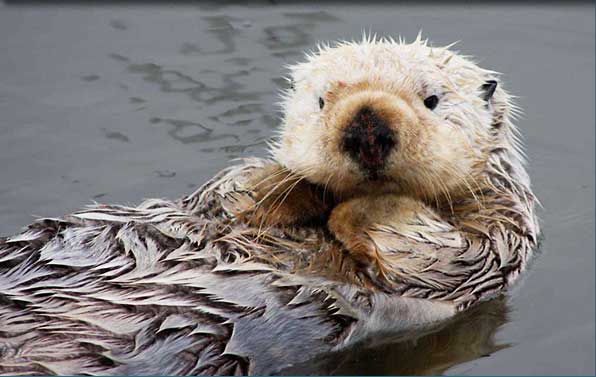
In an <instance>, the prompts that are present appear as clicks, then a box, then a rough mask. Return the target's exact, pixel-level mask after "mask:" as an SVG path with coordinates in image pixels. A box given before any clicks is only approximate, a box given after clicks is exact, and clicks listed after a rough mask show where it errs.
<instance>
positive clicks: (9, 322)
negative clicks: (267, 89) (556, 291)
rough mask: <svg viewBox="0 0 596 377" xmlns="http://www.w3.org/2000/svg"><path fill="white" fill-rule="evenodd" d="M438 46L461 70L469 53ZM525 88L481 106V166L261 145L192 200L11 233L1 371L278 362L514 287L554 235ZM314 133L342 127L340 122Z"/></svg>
mask: <svg viewBox="0 0 596 377" xmlns="http://www.w3.org/2000/svg"><path fill="white" fill-rule="evenodd" d="M377 42H378V41H372V40H367V41H364V42H362V43H363V44H366V43H368V44H374V43H377ZM383 43H395V44H397V43H398V42H391V41H387V42H383ZM415 43H418V44H420V46H422V41H420V40H419V41H417V42H415ZM381 47H382V46H381ZM421 49H422V47H421ZM425 51H426V50H425ZM434 53H435V54H436V56H437V62H440V64H443V65H444V66H443V67H442V68H443V69H447V70H449V69H450V68H449V66H450V64H453V63H457V62H458V59H459V57H457V56H455V55H453V54H452V53H450V52H449V51H447V50H445V49H444V50H440V49H439V50H436V51H435V52H434ZM425 56H426V55H425ZM423 58H424V57H423ZM462 70H463V71H462ZM468 70H472V72H471V74H472V76H473V78H474V80H477V81H478V82H483V80H485V79H486V76H487V75H489V72H488V71H484V70H479V69H477V68H475V66H474V65H469V64H467V63H466V64H464V65H463V66H461V65H460V66H458V67H454V68H453V71H448V72H450V73H448V74H451V75H452V76H453V77H454V79H455V78H456V76H455V75H457V72H467V71H468ZM323 73H324V72H323ZM493 75H494V74H493V73H490V77H492V76H493ZM359 82H362V80H360V81H359ZM297 84H298V85H306V83H305V82H302V83H297ZM476 84H477V82H474V83H473V85H476ZM338 85H339V87H342V86H344V85H345V87H343V89H342V88H339V87H338V88H339V89H338V90H339V91H341V90H348V91H349V90H357V89H358V88H357V87H356V86H354V84H351V83H343V84H342V83H338ZM356 85H365V86H367V88H366V91H368V90H369V89H370V90H372V91H373V92H374V91H376V90H377V89H378V87H377V85H378V83H373V84H372V86H371V87H368V85H369V84H362V83H358V84H356ZM375 88H376V89H375ZM330 90H331V92H330V94H329V97H327V98H326V101H327V105H329V106H330V107H329V108H332V103H333V101H334V99H333V98H332V95H333V93H334V92H333V90H334V89H333V88H331V89H330ZM358 90H359V89H358ZM400 90H401V89H400ZM337 93H339V92H337ZM395 93H399V96H400V98H401V97H402V96H405V97H407V96H408V95H410V94H403V93H402V92H400V91H398V89H397V88H396V91H395ZM344 94H345V93H344ZM377 94H378V93H377ZM338 95H339V94H338ZM396 95H397V94H396ZM470 95H471V94H470ZM475 95H478V102H473V103H475V104H476V105H477V106H482V107H484V106H487V104H486V102H485V101H484V100H483V99H482V98H481V97H480V95H481V93H475ZM386 96H387V94H382V95H380V97H374V95H373V94H370V95H369V94H366V95H365V96H364V97H363V98H361V100H367V99H369V100H374V101H375V103H377V101H380V102H381V103H385V101H386V98H387V97H386ZM375 98H376V99H375ZM312 100H313V109H316V108H318V104H317V99H316V98H313V99H312ZM408 101H410V102H412V101H414V98H413V97H412V98H411V99H409V100H408ZM412 103H413V102H412ZM327 105H326V106H327ZM416 106H417V105H416ZM511 106H512V105H511V104H510V98H509V96H508V95H507V94H506V93H505V92H504V91H503V90H502V88H500V87H498V88H497V90H496V92H495V93H494V96H493V97H492V100H491V102H490V103H489V104H488V109H489V110H490V111H485V110H478V111H479V114H483V115H482V116H480V117H479V118H478V119H479V121H480V120H481V121H482V122H479V123H478V124H476V126H478V125H482V127H486V129H485V131H486V132H483V133H482V134H481V139H480V141H481V142H479V143H477V145H474V148H473V149H474V156H482V158H481V159H478V158H475V159H468V157H466V156H457V157H458V158H459V157H462V158H464V157H465V158H464V159H465V161H464V162H465V163H466V164H465V166H467V168H466V169H468V168H469V169H470V170H469V171H468V173H469V175H468V176H467V177H466V178H467V179H465V180H462V179H458V177H459V178H461V177H462V176H461V175H457V174H452V177H451V178H453V179H455V181H457V182H455V181H454V180H450V179H446V178H447V177H443V178H445V179H444V181H443V182H442V184H437V185H429V184H428V183H429V182H426V183H425V181H424V180H422V178H421V177H422V176H424V175H421V176H416V175H415V174H414V173H413V171H412V172H410V174H411V176H408V170H407V169H403V168H404V167H405V166H406V165H407V164H406V162H404V161H401V162H400V161H398V160H399V159H398V160H394V162H393V163H394V164H397V165H399V164H402V172H403V173H404V176H403V177H401V178H399V179H396V180H395V181H394V182H386V183H387V184H386V185H368V186H367V187H364V188H360V189H354V188H355V187H356V186H355V185H357V184H358V183H359V182H360V180H361V177H359V176H358V174H356V173H355V172H356V170H354V169H356V166H354V165H353V164H351V163H350V162H349V161H348V160H344V159H342V158H340V156H342V155H337V156H330V157H329V156H327V157H329V158H327V159H323V158H321V156H318V155H311V156H307V155H303V156H307V157H311V158H310V159H308V160H307V161H306V162H305V163H303V164H298V165H295V164H296V163H297V161H298V160H297V159H296V158H297V156H298V155H297V154H294V152H292V153H290V152H288V153H286V155H285V156H284V158H275V159H270V160H262V159H248V160H245V161H243V162H242V163H241V164H239V165H237V166H233V167H230V168H228V169H225V170H224V171H222V172H221V173H220V174H218V175H217V176H216V177H214V178H213V179H212V180H210V181H209V182H208V183H206V184H205V185H204V186H203V187H201V188H200V189H199V190H197V191H196V192H195V193H193V194H191V195H189V196H187V197H185V198H183V199H181V200H178V201H165V200H150V201H147V202H145V203H143V204H141V205H140V206H138V207H124V206H107V205H94V206H91V207H89V208H87V209H85V210H83V211H80V212H77V213H74V214H71V215H68V216H64V217H61V218H50V219H40V220H38V221H36V222H35V223H34V224H32V225H30V226H29V227H28V228H27V229H26V230H24V231H23V232H22V233H21V234H19V235H16V236H13V237H9V238H2V239H0V374H10V375H15V374H63V375H64V374H67V375H68V374H70V375H72V374H102V375H107V374H116V375H123V374H130V375H139V374H142V375H162V374H211V375H212V374H270V373H275V372H277V371H280V370H282V369H284V368H286V367H288V366H290V365H295V364H299V363H303V362H307V361H308V360H310V359H312V358H314V357H318V356H320V355H322V354H326V353H328V352H333V351H337V350H341V349H345V348H346V347H348V346H350V345H353V344H355V343H357V342H359V341H361V340H362V339H365V338H367V337H370V336H371V335H374V334H387V333H389V332H391V333H396V332H400V331H412V330H413V329H421V328H423V327H425V326H428V325H430V324H433V323H436V322H437V321H441V320H444V319H446V318H450V317H452V316H453V315H454V314H455V313H457V312H458V311H461V310H463V309H465V308H468V307H469V306H471V305H474V304H476V303H478V302H479V301H481V300H485V299H488V298H491V297H494V296H496V295H498V294H500V293H501V292H503V290H505V289H506V288H508V287H510V286H511V284H513V283H514V282H515V281H516V278H517V277H518V276H519V274H520V273H522V272H523V271H524V270H525V269H526V267H527V263H528V261H529V260H530V258H531V256H532V255H533V251H534V249H535V247H536V245H537V238H538V235H539V227H538V221H537V218H536V216H535V214H534V207H535V204H536V199H535V197H534V195H533V194H532V191H531V189H530V182H529V178H528V177H527V174H526V172H525V169H524V167H523V159H522V157H521V154H520V150H519V144H518V143H517V141H516V136H515V127H514V126H513V124H512V122H511V111H512V107H511ZM289 107H290V109H289V113H288V114H287V118H286V121H287V122H289V121H296V120H297V119H298V118H296V115H295V114H294V113H292V111H294V110H292V109H291V106H289ZM344 109H346V110H349V109H350V107H349V106H347V107H344ZM387 111H388V114H385V116H387V117H391V116H393V115H390V114H389V113H394V112H395V111H396V110H395V108H390V109H388V110H387ZM348 112H349V111H348ZM342 113H343V112H342ZM395 114H397V113H395ZM395 114H394V116H397V117H403V116H405V115H404V114H402V113H401V112H400V113H399V114H397V115H395ZM406 115H407V114H406ZM329 116H332V115H329ZM341 116H342V115H341V114H336V119H339V118H341ZM338 117H339V118H338ZM451 117H452V119H451V121H452V122H455V123H457V122H459V121H461V119H462V115H461V114H457V113H454V114H451ZM334 119H335V118H334ZM340 123H341V122H340ZM286 125H287V127H286V128H284V130H283V131H284V132H285V131H288V132H293V131H292V130H293V127H294V126H297V125H296V124H294V125H292V124H286ZM400 132H401V131H400ZM409 132H416V131H415V130H414V129H411V130H410V131H409ZM420 132H423V131H420ZM425 132H426V131H425ZM440 132H442V131H440ZM466 132H468V135H475V134H477V133H478V132H480V130H479V129H474V128H471V129H470V130H469V131H466ZM288 135H291V133H290V134H288ZM293 135H294V136H296V135H297V134H293ZM311 136H313V135H310V136H309V135H306V136H305V138H306V139H308V138H309V137H311ZM314 137H316V140H321V141H322V142H323V143H331V144H329V145H334V146H335V145H336V143H335V142H332V139H333V133H330V134H328V137H320V134H317V135H314ZM408 137H409V136H408V135H405V136H404V135H402V134H400V142H403V143H405V144H404V148H408V147H407V145H410V147H409V148H410V149H411V150H412V153H413V154H412V158H417V157H416V146H415V145H414V144H411V143H410V144H408V143H409V142H408ZM419 137H420V138H424V136H422V135H419ZM312 140H315V139H312V138H311V139H310V141H312ZM430 140H432V137H431V139H430ZM474 140H476V139H474ZM298 142H299V139H297V138H295V137H294V138H293V139H292V138H291V137H290V138H286V139H285V141H284V140H282V142H281V143H282V144H281V145H286V146H287V145H288V144H287V143H289V144H290V145H291V144H292V143H298ZM429 142H430V141H429ZM284 143H286V144H284ZM323 145H325V144H323ZM423 145H424V144H420V145H419V146H420V147H423ZM466 148H467V147H466ZM455 150H458V149H457V148H456V149H455ZM276 151H277V152H278V153H279V151H280V149H276ZM448 155H449V156H451V154H448ZM276 156H277V157H281V156H282V155H281V154H277V155H276ZM442 158H447V155H445V156H443V157H442ZM411 161H416V160H411ZM424 161H427V160H424V159H419V160H418V163H422V164H424ZM455 161H460V160H458V159H457V158H456V159H455ZM462 161H463V160H462ZM403 164H406V165H403ZM330 167H333V169H331V168H330ZM442 168H444V165H440V166H438V169H439V170H440V169H442ZM328 169H331V170H328ZM342 169H343V170H342ZM439 170H437V171H436V172H438V171H439ZM444 171H448V172H450V173H453V171H451V170H450V169H447V170H444ZM342 172H343V173H342ZM346 172H347V173H346ZM349 172H352V173H354V174H351V173H349ZM389 174H390V175H391V173H390V172H389ZM392 176H395V177H397V175H396V174H392ZM472 178H473V179H472ZM426 179H428V180H431V181H432V180H433V178H432V177H431V176H426ZM435 179H436V178H435ZM433 182H438V181H433ZM455 183H457V184H455ZM348 188H349V189H348Z"/></svg>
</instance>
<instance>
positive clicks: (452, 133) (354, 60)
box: [273, 39, 507, 199]
mask: <svg viewBox="0 0 596 377" xmlns="http://www.w3.org/2000/svg"><path fill="white" fill-rule="evenodd" d="M493 75H494V73H493V72H491V71H487V70H483V69H481V68H479V67H477V66H476V65H475V64H473V63H472V62H470V61H468V60H466V59H464V58H462V57H459V56H457V55H456V54H454V53H453V52H451V51H449V50H448V49H447V48H432V47H429V46H427V44H426V42H425V41H421V40H420V39H418V40H416V41H415V42H413V43H411V44H404V43H397V42H394V41H392V40H391V41H389V40H381V41H377V40H365V41H363V42H360V43H343V44H340V45H338V46H337V47H332V48H330V47H326V48H321V49H320V50H319V51H318V53H317V54H315V55H311V56H309V58H308V60H307V61H306V62H304V63H300V64H297V65H295V66H293V67H292V68H291V79H292V81H293V89H291V90H289V91H288V92H287V93H286V96H285V98H284V101H283V108H284V121H283V125H282V129H281V138H280V141H279V143H278V144H276V145H275V146H274V147H273V155H274V157H275V158H276V160H277V161H279V162H280V163H281V164H283V165H285V166H286V167H287V168H289V169H290V170H292V171H294V172H295V173H297V174H300V175H303V176H304V177H306V179H308V180H309V181H311V182H313V183H317V184H321V185H325V186H326V187H328V188H330V189H331V190H333V191H334V192H336V193H338V194H348V195H350V194H352V193H359V192H370V191H374V190H377V191H378V190H381V191H389V192H401V193H404V194H408V195H411V196H415V197H420V198H426V199H431V198H436V197H437V196H440V195H447V196H450V195H452V194H453V195H455V194H456V193H457V192H458V190H467V189H469V187H470V186H472V185H474V184H475V183H474V182H475V180H477V179H478V178H479V176H480V174H481V172H482V170H483V166H484V164H485V162H486V159H487V158H488V155H487V153H486V148H487V146H489V145H491V144H494V142H495V140H494V137H495V136H494V135H495V133H494V130H493V127H491V123H492V118H493V107H494V104H492V101H493V98H492V96H493V93H494V91H495V88H496V81H491V80H494V79H493V78H492V77H493ZM498 90H499V96H501V97H503V96H505V94H504V92H503V91H502V90H501V89H500V88H499V89H498ZM504 103H507V101H504ZM493 146H494V145H493Z"/></svg>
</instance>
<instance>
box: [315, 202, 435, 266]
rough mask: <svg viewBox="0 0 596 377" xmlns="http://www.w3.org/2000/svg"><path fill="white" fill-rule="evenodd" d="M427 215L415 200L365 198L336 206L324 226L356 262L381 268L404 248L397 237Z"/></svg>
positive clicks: (425, 210) (400, 239)
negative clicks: (326, 226)
mask: <svg viewBox="0 0 596 377" xmlns="http://www.w3.org/2000/svg"><path fill="white" fill-rule="evenodd" d="M428 212H429V210H428V209H427V208H426V207H425V206H424V204H422V203H421V202H419V201H417V200H415V199H411V198H407V197H401V196H396V195H382V196H375V197H372V196H364V197H359V198H354V199H351V200H348V201H346V202H343V203H341V204H339V205H338V206H337V207H335V208H334V209H333V211H332V212H331V216H330V218H329V221H328V223H327V225H328V228H329V231H330V232H331V233H332V234H333V235H334V236H335V238H336V239H337V240H338V241H340V242H341V243H342V244H343V245H344V247H345V248H346V249H347V250H348V251H349V252H350V253H351V254H352V256H353V257H354V258H355V259H356V260H358V261H360V262H363V263H366V264H372V265H376V266H379V267H382V266H385V264H386V262H387V260H386V259H387V258H386V257H387V256H388V255H387V254H388V253H390V252H391V251H398V250H399V249H400V248H402V247H403V243H404V240H403V238H402V237H400V236H399V234H403V233H407V232H408V231H409V230H411V228H412V226H413V224H412V223H413V222H417V219H418V216H419V215H420V214H426V213H428ZM391 254H392V256H395V255H394V254H393V253H391Z"/></svg>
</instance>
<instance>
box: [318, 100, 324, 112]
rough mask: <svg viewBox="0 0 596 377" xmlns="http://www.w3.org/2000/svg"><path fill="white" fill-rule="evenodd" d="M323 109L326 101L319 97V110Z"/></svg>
mask: <svg viewBox="0 0 596 377" xmlns="http://www.w3.org/2000/svg"><path fill="white" fill-rule="evenodd" d="M323 107H325V101H324V100H323V98H321V97H319V109H321V110H323Z"/></svg>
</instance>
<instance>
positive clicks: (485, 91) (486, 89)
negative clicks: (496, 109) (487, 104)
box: [480, 80, 497, 101]
mask: <svg viewBox="0 0 596 377" xmlns="http://www.w3.org/2000/svg"><path fill="white" fill-rule="evenodd" d="M495 89H497V82H496V81H495V80H488V81H486V82H485V83H484V84H482V86H481V87H480V90H481V91H482V94H481V96H482V99H483V100H485V101H488V100H489V99H491V98H492V96H493V94H495Z"/></svg>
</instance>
